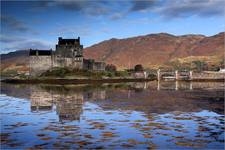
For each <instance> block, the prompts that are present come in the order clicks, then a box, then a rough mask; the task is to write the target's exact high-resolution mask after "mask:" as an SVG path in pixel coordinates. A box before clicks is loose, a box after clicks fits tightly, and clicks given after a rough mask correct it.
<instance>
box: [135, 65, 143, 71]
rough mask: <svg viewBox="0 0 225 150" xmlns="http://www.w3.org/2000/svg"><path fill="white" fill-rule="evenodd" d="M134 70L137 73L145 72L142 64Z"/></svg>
mask: <svg viewBox="0 0 225 150" xmlns="http://www.w3.org/2000/svg"><path fill="white" fill-rule="evenodd" d="M134 70H135V71H136V72H138V71H143V70H144V68H143V66H142V65H141V64H138V65H136V66H135V67H134Z"/></svg>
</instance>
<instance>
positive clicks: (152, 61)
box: [84, 32, 224, 68]
mask: <svg viewBox="0 0 225 150" xmlns="http://www.w3.org/2000/svg"><path fill="white" fill-rule="evenodd" d="M84 55H85V57H86V58H93V59H97V60H99V61H106V62H107V63H112V64H115V65H116V66H117V67H119V68H129V67H133V66H134V65H136V64H142V65H144V66H145V67H151V68H152V67H157V66H161V65H167V64H168V63H169V62H171V61H172V60H174V59H177V58H185V57H188V56H218V59H221V58H222V57H223V56H224V32H223V33H219V34H217V35H214V36H210V37H206V36H204V35H183V36H174V35H171V34H167V33H159V34H149V35H145V36H138V37H133V38H127V39H110V40H107V41H103V42H101V43H98V44H95V45H93V46H91V47H88V48H86V49H85V50H84Z"/></svg>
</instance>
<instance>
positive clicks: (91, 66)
mask: <svg viewBox="0 0 225 150" xmlns="http://www.w3.org/2000/svg"><path fill="white" fill-rule="evenodd" d="M105 66H106V64H105V63H104V62H96V61H95V60H94V59H84V60H83V69H85V70H94V71H104V70H105Z"/></svg>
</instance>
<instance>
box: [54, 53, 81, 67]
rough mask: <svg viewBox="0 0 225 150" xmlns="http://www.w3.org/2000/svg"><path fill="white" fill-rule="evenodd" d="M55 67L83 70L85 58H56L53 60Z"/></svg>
mask: <svg viewBox="0 0 225 150" xmlns="http://www.w3.org/2000/svg"><path fill="white" fill-rule="evenodd" d="M53 67H68V68H73V69H75V68H77V69H82V68H83V58H82V57H79V58H65V57H59V56H54V58H53Z"/></svg>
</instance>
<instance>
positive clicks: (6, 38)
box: [0, 35, 25, 43]
mask: <svg viewBox="0 0 225 150" xmlns="http://www.w3.org/2000/svg"><path fill="white" fill-rule="evenodd" d="M24 40H25V38H23V37H17V36H16V37H15V36H13V37H12V36H6V35H0V42H2V43H14V42H20V41H24Z"/></svg>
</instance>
